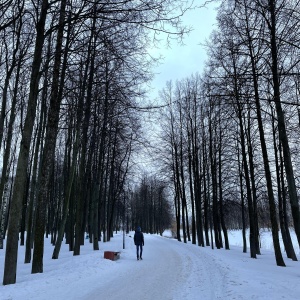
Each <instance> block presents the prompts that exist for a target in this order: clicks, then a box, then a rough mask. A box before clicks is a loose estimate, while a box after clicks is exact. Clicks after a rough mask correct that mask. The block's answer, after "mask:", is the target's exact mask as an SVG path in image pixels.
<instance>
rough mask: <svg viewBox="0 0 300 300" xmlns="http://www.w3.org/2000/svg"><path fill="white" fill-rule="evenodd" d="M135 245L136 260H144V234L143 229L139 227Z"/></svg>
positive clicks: (135, 235)
mask: <svg viewBox="0 0 300 300" xmlns="http://www.w3.org/2000/svg"><path fill="white" fill-rule="evenodd" d="M133 239H134V244H135V246H136V258H137V260H139V259H143V258H142V254H143V246H144V234H143V233H142V231H141V227H137V229H136V231H135V234H134V238H133Z"/></svg>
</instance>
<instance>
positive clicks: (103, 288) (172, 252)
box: [0, 233, 300, 300]
mask: <svg viewBox="0 0 300 300" xmlns="http://www.w3.org/2000/svg"><path fill="white" fill-rule="evenodd" d="M233 234H234V233H233ZM267 234H268V233H267ZM122 237H123V235H122V233H118V234H115V236H114V237H113V238H112V239H111V241H110V242H107V243H102V242H100V243H99V246H100V250H99V251H93V250H92V245H91V244H89V243H88V242H87V243H86V244H85V245H84V246H82V247H81V254H80V255H79V256H73V253H72V252H69V251H68V245H66V244H63V245H62V249H61V252H60V255H59V258H58V259H57V260H53V259H51V256H52V251H53V246H52V245H51V244H50V240H49V239H45V253H44V273H42V274H30V270H31V264H24V263H23V261H24V247H19V256H18V271H17V283H16V284H13V285H8V286H3V285H1V284H0V300H24V299H25V300H53V299H55V300H66V299H68V300H69V299H70V300H115V299H118V300H135V299H137V300H148V299H149V300H150V299H151V300H183V299H184V300H217V299H224V300H234V299H236V300H250V299H259V300H271V299H272V300H279V299H286V300H299V299H300V297H299V295H300V285H299V278H300V268H299V262H293V261H291V260H287V259H286V258H285V262H286V265H287V267H286V268H282V267H277V266H276V263H275V258H274V252H272V251H271V250H263V251H262V255H260V256H258V257H257V259H251V258H250V257H249V256H250V255H249V253H242V249H241V247H240V246H239V245H238V246H235V245H233V246H231V250H229V251H228V250H225V249H220V250H217V249H215V250H212V249H211V248H210V247H204V248H203V247H198V246H196V245H192V244H191V243H187V244H185V243H183V242H182V243H180V242H178V241H177V240H174V239H170V238H166V237H160V236H157V235H149V234H146V235H145V247H144V252H143V260H142V261H137V260H136V254H135V246H134V243H133V233H131V234H130V235H127V236H126V238H125V249H122V245H123V241H122ZM232 238H234V237H232ZM86 241H87V240H86ZM263 241H266V240H263ZM268 249H269V248H268ZM106 250H112V251H121V258H120V259H119V260H117V261H111V260H108V259H104V257H103V256H104V251H106ZM4 254H5V251H4V250H0V277H1V278H3V266H4ZM297 254H298V258H299V249H297Z"/></svg>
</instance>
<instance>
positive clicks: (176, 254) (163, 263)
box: [85, 235, 226, 300]
mask: <svg viewBox="0 0 300 300" xmlns="http://www.w3.org/2000/svg"><path fill="white" fill-rule="evenodd" d="M185 246H187V245H185ZM182 247H184V246H183V245H182V244H181V243H178V242H177V241H175V240H170V239H167V238H162V237H159V236H150V235H147V236H146V241H145V247H144V254H143V260H142V261H137V260H136V256H135V249H134V247H133V244H130V245H129V248H130V252H129V251H126V255H122V258H121V260H120V261H117V262H116V263H117V264H120V268H118V270H117V274H116V273H111V274H110V276H111V277H110V278H108V277H107V276H106V279H105V281H100V282H99V284H98V285H97V289H95V290H93V291H91V293H89V294H88V295H87V296H86V297H85V299H86V300H92V299H110V300H117V299H149V300H153V299H166V300H167V299H170V300H171V299H178V300H179V299H191V295H194V296H195V297H197V298H198V297H199V298H198V299H218V298H220V299H221V298H223V296H224V292H225V285H226V284H225V278H226V276H225V273H226V272H225V271H224V269H223V268H222V267H221V266H218V265H217V264H216V263H215V261H214V260H212V259H211V257H209V256H207V255H205V254H204V255H199V248H197V247H196V246H192V247H187V248H186V249H185V250H184V251H183V248H182ZM124 254H125V253H124ZM123 256H124V257H123ZM125 260H127V261H130V262H131V264H130V265H129V264H126V265H124V264H123V262H124V261H125ZM122 265H124V266H125V268H123V267H122ZM195 273H196V274H198V276H196V277H195V276H194V274H195ZM197 298H194V299H197Z"/></svg>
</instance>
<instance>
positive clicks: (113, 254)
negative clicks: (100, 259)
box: [104, 251, 121, 260]
mask: <svg viewBox="0 0 300 300" xmlns="http://www.w3.org/2000/svg"><path fill="white" fill-rule="evenodd" d="M120 253H121V252H120V251H104V258H106V259H110V260H117V259H119V258H120Z"/></svg>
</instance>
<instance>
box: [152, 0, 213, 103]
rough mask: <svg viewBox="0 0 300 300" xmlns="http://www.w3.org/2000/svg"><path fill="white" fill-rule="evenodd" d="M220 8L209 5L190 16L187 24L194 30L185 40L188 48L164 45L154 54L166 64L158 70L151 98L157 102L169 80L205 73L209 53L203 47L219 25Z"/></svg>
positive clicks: (184, 20)
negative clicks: (218, 13)
mask: <svg viewBox="0 0 300 300" xmlns="http://www.w3.org/2000/svg"><path fill="white" fill-rule="evenodd" d="M215 8H216V4H208V5H207V8H198V9H195V10H192V11H189V12H187V13H186V14H185V15H184V17H183V19H182V20H183V24H184V25H187V26H191V27H192V28H193V29H194V30H193V31H192V32H191V33H190V34H189V35H188V36H187V37H186V38H185V39H184V44H185V45H178V44H176V43H175V42H173V43H172V45H171V48H168V49H167V48H166V47H165V45H164V43H162V44H163V45H162V46H161V47H160V49H155V51H153V52H152V51H151V53H154V55H156V56H158V55H159V54H161V55H162V56H163V57H164V60H163V61H162V64H161V65H160V66H158V67H156V68H155V69H154V72H155V73H156V75H155V77H154V79H153V81H152V88H153V92H152V93H151V98H156V97H157V95H158V92H159V91H160V90H161V89H163V88H164V87H165V85H166V82H167V81H169V80H172V81H174V82H175V81H176V80H180V79H182V78H185V77H188V76H190V75H191V74H193V73H196V72H198V73H201V72H202V70H203V67H204V62H205V60H206V57H207V56H206V52H205V49H204V48H203V47H202V46H201V45H200V43H204V42H205V40H206V39H208V37H209V35H210V33H211V32H212V30H213V28H215V24H216V9H215Z"/></svg>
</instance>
